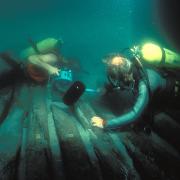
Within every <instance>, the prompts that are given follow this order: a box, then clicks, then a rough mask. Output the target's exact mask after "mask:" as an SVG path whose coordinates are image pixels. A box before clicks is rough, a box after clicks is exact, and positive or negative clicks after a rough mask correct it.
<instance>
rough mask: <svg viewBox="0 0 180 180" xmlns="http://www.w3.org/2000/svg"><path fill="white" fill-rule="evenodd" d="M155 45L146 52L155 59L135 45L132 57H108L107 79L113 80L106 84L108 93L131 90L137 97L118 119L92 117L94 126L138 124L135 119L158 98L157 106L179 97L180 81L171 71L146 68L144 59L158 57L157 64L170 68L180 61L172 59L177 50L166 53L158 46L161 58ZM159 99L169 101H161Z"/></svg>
mask: <svg viewBox="0 0 180 180" xmlns="http://www.w3.org/2000/svg"><path fill="white" fill-rule="evenodd" d="M151 45H152V47H153V48H154V49H153V51H152V50H151V49H150V47H148V48H147V49H146V51H149V52H150V55H151V56H149V57H152V58H149V57H148V56H145V51H143V52H142V51H141V53H137V49H136V48H134V49H132V50H131V51H133V56H132V57H131V59H130V58H126V57H124V56H122V55H121V54H118V53H117V54H111V55H109V56H108V57H107V58H106V59H105V61H104V62H105V64H106V66H107V78H108V82H109V83H108V85H107V86H106V89H107V91H106V94H109V93H112V92H114V91H116V92H118V91H119V92H120V91H129V92H132V93H133V95H134V97H135V98H134V99H133V104H132V105H131V108H130V110H129V111H128V112H125V113H124V114H122V115H120V116H118V117H115V118H114V119H110V120H104V119H103V118H101V117H97V116H95V117H92V118H91V122H92V125H93V126H97V127H100V128H105V129H116V128H122V127H125V126H126V125H130V124H135V122H137V121H138V120H139V119H140V118H141V117H142V116H143V115H144V113H145V112H146V109H147V108H149V106H150V103H151V102H152V101H153V99H156V100H157V101H156V105H157V104H158V105H159V106H161V104H160V103H162V104H163V103H166V101H169V100H172V99H176V100H177V98H178V97H179V95H180V93H179V92H180V91H179V90H180V85H179V84H180V83H179V81H178V80H176V79H175V78H172V77H169V76H167V74H166V75H164V74H163V73H161V72H160V71H158V70H157V68H152V67H148V66H147V67H146V66H145V65H144V63H143V61H146V62H147V61H150V62H152V61H153V60H154V61H155V60H156V62H157V64H161V65H162V66H163V67H166V66H168V65H169V64H171V66H173V65H174V64H173V63H174V62H178V61H177V60H178V59H175V60H174V61H172V59H173V58H172V57H173V56H172V54H173V52H170V51H168V53H166V52H167V51H165V50H164V52H162V51H163V50H162V48H159V49H158V50H160V55H159V56H158V58H159V59H158V58H157V56H155V55H154V54H153V52H155V51H154V50H157V47H156V45H154V44H151ZM144 48H145V47H143V48H141V50H142V49H144ZM176 55H177V54H176ZM168 57H169V59H168ZM176 58H177V56H176ZM160 60H161V61H160ZM179 60H180V58H179ZM174 66H175V65H174ZM160 97H162V99H160ZM158 98H159V100H164V101H165V102H163V101H159V102H158ZM127 101H128V97H127ZM157 102H158V103H157Z"/></svg>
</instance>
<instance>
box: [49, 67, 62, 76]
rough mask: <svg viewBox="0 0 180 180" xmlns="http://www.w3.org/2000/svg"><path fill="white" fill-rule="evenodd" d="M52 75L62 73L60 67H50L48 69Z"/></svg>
mask: <svg viewBox="0 0 180 180" xmlns="http://www.w3.org/2000/svg"><path fill="white" fill-rule="evenodd" d="M48 72H49V74H50V75H57V76H58V75H59V73H60V69H58V68H56V67H50V68H49V70H48Z"/></svg>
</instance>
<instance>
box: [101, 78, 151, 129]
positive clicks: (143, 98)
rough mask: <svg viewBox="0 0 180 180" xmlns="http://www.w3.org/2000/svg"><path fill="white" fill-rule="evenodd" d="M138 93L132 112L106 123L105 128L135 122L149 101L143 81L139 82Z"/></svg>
mask: <svg viewBox="0 0 180 180" xmlns="http://www.w3.org/2000/svg"><path fill="white" fill-rule="evenodd" d="M138 92H139V94H138V98H137V101H136V103H135V105H134V106H133V107H132V110H130V111H129V112H128V113H126V114H124V115H122V116H120V117H118V118H114V119H111V120H109V121H106V124H105V126H104V127H105V128H118V127H121V126H125V125H127V124H130V123H133V122H135V121H136V120H137V119H138V118H139V117H140V116H141V114H142V113H143V112H144V110H145V108H146V106H147V104H148V101H149V91H148V87H147V85H146V84H145V82H144V81H140V83H139V87H138Z"/></svg>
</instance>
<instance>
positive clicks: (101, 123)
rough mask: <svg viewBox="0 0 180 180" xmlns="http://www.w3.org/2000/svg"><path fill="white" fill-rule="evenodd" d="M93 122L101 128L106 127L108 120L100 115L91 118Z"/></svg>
mask: <svg viewBox="0 0 180 180" xmlns="http://www.w3.org/2000/svg"><path fill="white" fill-rule="evenodd" d="M91 124H92V125H93V126H96V127H99V128H104V127H105V125H106V121H105V120H104V119H102V118H101V117H99V116H93V117H92V118H91Z"/></svg>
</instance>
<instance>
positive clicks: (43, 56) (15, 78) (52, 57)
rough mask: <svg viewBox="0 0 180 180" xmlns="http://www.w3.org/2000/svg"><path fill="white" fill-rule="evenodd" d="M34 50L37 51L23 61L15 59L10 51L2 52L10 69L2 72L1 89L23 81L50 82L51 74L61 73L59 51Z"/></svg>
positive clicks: (0, 54)
mask: <svg viewBox="0 0 180 180" xmlns="http://www.w3.org/2000/svg"><path fill="white" fill-rule="evenodd" d="M46 44H47V42H46ZM32 48H34V47H32ZM34 49H35V48H34ZM36 49H37V47H36ZM51 49H52V48H51ZM48 50H49V49H48ZM34 51H35V53H31V54H28V55H29V56H28V57H26V59H25V60H23V62H21V61H20V60H19V61H18V60H16V59H14V58H13V57H11V55H10V54H9V53H0V58H1V59H2V60H4V62H5V63H7V64H8V65H9V66H10V70H9V71H7V72H6V71H5V72H2V73H1V74H0V89H4V88H6V87H12V86H14V85H16V84H19V83H23V82H30V83H35V84H41V85H43V84H46V83H47V82H48V80H49V77H50V76H52V75H59V73H60V68H59V67H58V65H57V64H58V62H59V61H61V56H60V55H59V54H58V53H57V51H56V52H55V51H50V50H49V52H48V51H46V52H45V53H41V52H39V51H38V52H37V50H34Z"/></svg>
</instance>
